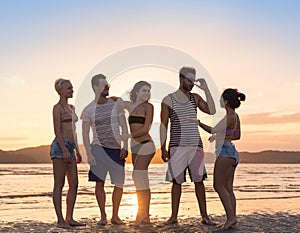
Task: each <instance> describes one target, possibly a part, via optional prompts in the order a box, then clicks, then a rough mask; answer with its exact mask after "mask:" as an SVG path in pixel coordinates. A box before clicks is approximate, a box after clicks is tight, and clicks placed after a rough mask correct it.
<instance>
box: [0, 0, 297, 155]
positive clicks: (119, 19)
mask: <svg viewBox="0 0 300 233" xmlns="http://www.w3.org/2000/svg"><path fill="white" fill-rule="evenodd" d="M299 12H300V1H297V0H294V1H292V0H281V1H279V0H243V1H236V0H232V1H231V0H227V1H224V0H219V1H217V0H216V1H208V0H199V1H196V0H195V1H149V2H148V3H145V2H144V1H110V2H109V1H91V0H88V1H67V0H59V1H58V0H57V1H56V0H51V1H50V0H49V1H38V0H28V1H16V0H1V1H0V30H1V36H0V88H1V91H0V99H1V108H0V115H1V121H0V149H2V150H15V149H20V148H24V147H33V146H39V145H49V144H50V143H51V141H52V140H53V138H54V132H53V126H52V106H53V105H54V104H55V103H56V102H57V101H58V95H57V94H56V92H55V90H54V87H53V85H54V81H55V80H56V79H57V78H59V77H65V78H68V79H70V80H71V81H72V83H73V86H74V98H73V99H72V100H70V103H73V104H75V106H76V107H77V105H76V100H77V99H78V98H77V94H78V92H79V90H80V87H82V85H84V83H85V81H84V80H87V79H89V77H90V76H89V74H91V71H92V70H93V69H95V67H96V66H97V64H99V63H100V64H101V62H102V61H103V60H105V59H106V58H109V57H111V56H115V54H118V53H119V52H120V51H123V50H126V49H130V48H134V47H137V46H143V45H153V46H162V47H167V48H172V49H174V50H176V51H179V53H182V54H187V55H189V56H191V57H192V58H194V59H195V60H196V61H197V62H198V63H199V64H201V65H202V66H203V67H204V68H205V69H206V71H207V72H208V73H209V77H208V76H207V78H208V79H209V80H208V81H209V82H210V84H211V85H212V86H213V85H215V87H212V89H214V90H219V91H220V92H221V91H222V90H223V88H226V87H233V88H238V89H239V91H241V92H243V93H245V94H246V97H247V99H246V101H245V102H244V103H242V106H241V107H240V108H239V109H237V112H238V113H239V114H240V117H241V121H242V139H241V141H239V142H237V143H236V145H237V148H238V149H239V150H240V151H252V152H254V151H261V150H288V151H290V150H298V151H299V150H300V143H299V138H300V42H299V41H300V24H299V22H300V14H299ZM125 59H127V57H125ZM128 59H130V58H128ZM174 59H175V58H174ZM157 60H158V61H157V63H156V66H155V67H152V68H151V67H150V68H149V67H139V68H137V67H133V68H132V69H131V70H123V71H122V70H121V71H119V72H121V73H119V74H117V75H116V76H115V78H116V79H115V81H112V88H111V95H118V96H125V95H124V93H125V92H126V91H128V90H130V88H131V87H132V85H133V83H134V82H135V81H137V80H141V79H145V80H148V81H153V83H154V85H153V88H152V93H153V94H154V97H157V96H160V95H161V96H164V95H166V94H168V90H169V89H167V88H166V89H164V91H165V93H160V92H158V91H157V90H158V89H155V88H156V87H158V86H160V85H158V82H161V83H163V84H165V85H166V87H167V86H168V85H169V86H168V87H170V91H173V89H172V88H174V90H176V87H177V86H178V85H177V84H178V73H177V71H176V70H172V67H159V65H160V57H158V58H157ZM124 62H125V61H124ZM110 65H112V67H113V66H114V65H115V64H110ZM182 65H189V64H182ZM125 68H126V67H125ZM127 68H129V67H127ZM106 74H107V73H106ZM109 75H110V74H108V76H109ZM130 77H133V79H132V80H129V79H130ZM124 80H125V81H124ZM155 84H157V85H155ZM171 87H172V88H171ZM200 94H201V92H200ZM152 96H153V95H152ZM214 98H215V101H216V103H218V99H219V93H217V91H216V92H214ZM90 100H91V99H90V98H87V99H86V104H88V103H89V101H90ZM153 101H154V105H155V108H156V113H155V119H154V126H155V125H157V124H158V122H159V103H158V102H159V101H158V99H155V98H153ZM77 110H78V111H77V114H78V115H80V111H81V106H80V105H78V108H77ZM204 121H206V122H207V123H211V122H210V119H208V118H207V117H206V118H204ZM77 127H78V128H80V127H81V121H79V122H78V123H77ZM154 128H155V127H154ZM154 134H155V133H154ZM201 134H202V135H203V138H206V137H207V134H206V133H205V132H204V131H202V130H201ZM154 137H155V135H154ZM79 138H81V135H79ZM80 140H81V139H79V141H80Z"/></svg>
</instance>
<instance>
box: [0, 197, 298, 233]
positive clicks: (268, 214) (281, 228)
mask: <svg viewBox="0 0 300 233" xmlns="http://www.w3.org/2000/svg"><path fill="white" fill-rule="evenodd" d="M297 203H300V197H299V196H295V197H294V198H289V199H285V198H281V199H260V200H238V202H237V218H238V229H234V230H229V231H226V232H295V230H296V229H299V227H300V223H299V219H300V206H299V205H298V204H297ZM207 209H208V213H209V214H210V216H211V217H212V218H213V220H214V221H216V222H218V223H222V222H224V221H225V215H224V210H223V207H222V205H221V203H220V201H219V200H215V201H211V202H209V203H207ZM98 213H99V209H98V207H96V206H95V207H94V208H91V209H86V208H83V209H76V208H75V212H74V218H75V219H76V220H77V221H80V222H84V223H86V226H84V227H73V228H72V229H61V228H57V227H56V223H55V214H54V210H53V209H52V208H51V209H47V210H45V212H44V213H34V212H32V216H30V215H27V216H26V219H23V220H21V219H20V218H19V219H10V220H9V219H6V221H2V220H1V221H0V225H1V227H0V232H53V233H54V232H79V233H84V232H130V233H131V232H181V233H182V232H214V231H216V230H217V228H216V227H214V226H207V225H203V224H201V221H200V216H199V210H198V208H192V207H191V206H185V205H184V204H182V205H181V206H180V209H179V215H178V220H179V222H178V224H171V225H169V224H166V221H167V219H168V218H169V215H170V204H167V205H162V204H161V205H153V206H151V211H150V213H151V222H152V224H149V225H143V226H139V227H135V226H133V224H132V221H133V220H134V217H135V215H134V211H133V210H132V206H123V207H122V208H120V217H121V219H122V220H123V221H124V222H125V223H126V225H122V226H118V225H112V224H111V223H110V218H108V220H109V221H108V224H107V225H106V226H98V225H97V221H99V216H98ZM158 213H159V214H158ZM107 214H108V216H111V208H107ZM15 217H16V216H15ZM20 217H21V216H20ZM30 217H32V218H31V219H30ZM219 232H225V231H219Z"/></svg>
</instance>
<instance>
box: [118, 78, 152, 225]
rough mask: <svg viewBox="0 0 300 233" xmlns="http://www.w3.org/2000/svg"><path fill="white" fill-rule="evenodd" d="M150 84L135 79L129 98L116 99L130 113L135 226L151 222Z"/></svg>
mask: <svg viewBox="0 0 300 233" xmlns="http://www.w3.org/2000/svg"><path fill="white" fill-rule="evenodd" d="M150 89H151V85H150V83H148V82H145V81H140V82H137V83H136V84H135V85H134V87H133V89H132V91H131V92H130V100H131V101H122V100H121V101H119V102H120V105H121V106H122V107H123V108H125V109H127V110H128V112H129V119H128V121H129V126H130V132H131V153H132V163H133V172H132V178H133V181H134V185H135V187H136V193H137V199H138V212H137V216H136V220H135V225H140V224H142V223H150V217H149V208H150V199H151V191H150V186H149V177H148V166H149V164H150V162H151V160H152V158H153V156H154V154H155V145H154V143H153V141H152V138H151V136H150V134H149V131H150V128H151V124H152V121H153V110H154V108H153V105H152V104H151V103H149V99H150Z"/></svg>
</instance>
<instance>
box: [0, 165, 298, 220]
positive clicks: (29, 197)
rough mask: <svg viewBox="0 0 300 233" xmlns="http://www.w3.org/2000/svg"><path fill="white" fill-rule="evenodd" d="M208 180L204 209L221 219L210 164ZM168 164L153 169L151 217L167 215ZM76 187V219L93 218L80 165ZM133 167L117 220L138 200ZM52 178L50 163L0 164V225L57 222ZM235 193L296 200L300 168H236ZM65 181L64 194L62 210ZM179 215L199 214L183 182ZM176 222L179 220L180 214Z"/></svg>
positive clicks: (89, 188)
mask: <svg viewBox="0 0 300 233" xmlns="http://www.w3.org/2000/svg"><path fill="white" fill-rule="evenodd" d="M206 168H207V171H208V179H207V180H206V181H205V186H206V198H207V205H208V210H209V211H210V212H211V213H213V214H224V211H223V209H222V207H221V204H220V205H219V206H220V207H219V208H217V209H216V208H215V209H212V208H210V203H213V202H219V198H218V195H217V194H216V192H215V191H214V189H213V186H212V182H213V175H212V172H213V164H207V165H206ZM166 169H167V165H166V164H151V165H150V167H149V178H150V185H151V191H152V199H151V211H150V212H151V215H152V216H160V215H161V216H164V217H166V216H169V215H170V211H171V210H170V206H171V205H170V202H171V198H170V190H171V184H170V183H169V182H166V181H165V175H166ZM78 171H79V188H78V196H77V201H76V206H75V213H74V214H75V217H77V218H96V217H99V210H98V207H97V203H96V199H95V196H94V183H93V182H88V177H87V173H88V166H87V165H86V164H80V165H78ZM131 172H132V166H131V165H126V182H125V186H124V194H123V198H122V202H121V206H120V216H121V217H124V218H130V219H134V216H135V214H136V195H135V188H134V185H133V181H132V178H131ZM52 188H53V175H52V165H51V164H1V165H0V221H15V220H17V221H18V220H26V219H37V220H41V221H48V222H49V221H50V222H51V221H55V220H56V218H55V213H54V209H53V204H52V196H51V195H52ZM234 189H235V194H236V198H237V203H238V202H239V200H264V199H268V200H271V199H289V198H297V197H299V196H300V164H239V165H238V167H237V170H236V175H235V182H234ZM66 191H67V180H66V185H65V188H64V191H63V194H64V197H63V201H64V202H63V206H65V194H66ZM106 191H107V205H106V206H107V212H108V214H109V213H111V194H112V185H111V184H110V180H109V175H108V179H107V182H106ZM180 209H182V211H181V210H180V213H182V214H183V215H185V216H186V215H199V210H198V207H197V202H196V197H195V195H194V184H193V183H191V182H190V180H189V178H187V182H186V183H184V185H183V186H182V197H181V204H180ZM179 217H180V215H179Z"/></svg>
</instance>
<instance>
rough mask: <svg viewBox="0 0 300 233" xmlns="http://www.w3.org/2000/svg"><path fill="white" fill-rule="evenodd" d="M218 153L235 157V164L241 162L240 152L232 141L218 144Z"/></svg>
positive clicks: (218, 154)
mask: <svg viewBox="0 0 300 233" xmlns="http://www.w3.org/2000/svg"><path fill="white" fill-rule="evenodd" d="M216 155H217V157H218V156H223V157H229V158H234V159H235V164H238V163H239V162H240V157H239V153H238V152H237V150H236V149H235V146H234V145H233V143H231V142H224V143H223V144H222V145H219V146H217V148H216Z"/></svg>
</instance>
